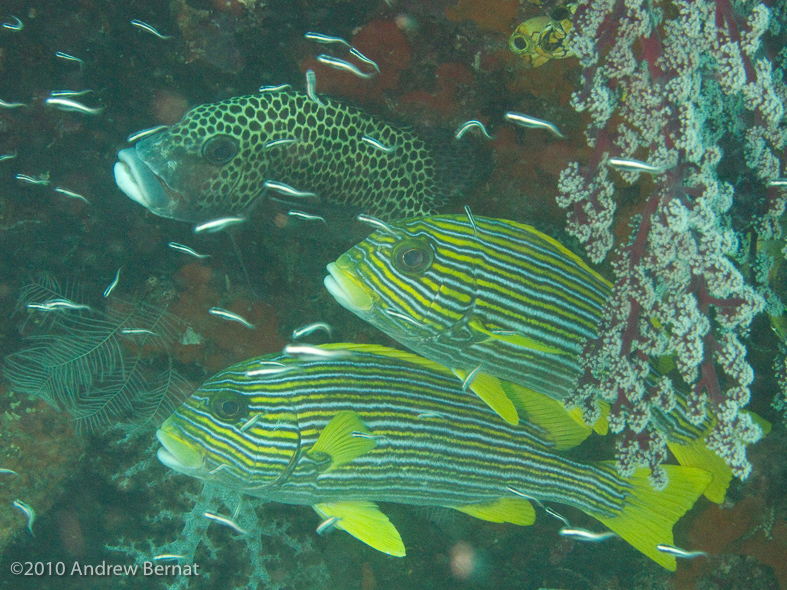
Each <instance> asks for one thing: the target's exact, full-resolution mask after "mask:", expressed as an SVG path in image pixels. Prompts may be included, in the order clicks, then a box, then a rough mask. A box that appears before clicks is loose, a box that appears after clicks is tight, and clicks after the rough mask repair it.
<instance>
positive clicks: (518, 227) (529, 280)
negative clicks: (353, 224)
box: [328, 215, 610, 399]
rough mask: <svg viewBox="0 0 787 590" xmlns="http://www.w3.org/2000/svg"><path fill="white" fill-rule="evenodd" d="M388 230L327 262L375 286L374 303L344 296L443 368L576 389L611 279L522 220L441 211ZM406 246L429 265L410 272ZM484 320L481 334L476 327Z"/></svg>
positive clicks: (558, 390) (564, 391)
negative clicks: (581, 358) (392, 312)
mask: <svg viewBox="0 0 787 590" xmlns="http://www.w3.org/2000/svg"><path fill="white" fill-rule="evenodd" d="M391 227H392V228H393V231H394V234H393V235H392V234H390V233H387V232H385V231H377V232H375V233H374V234H372V235H371V236H370V237H369V238H368V239H366V240H365V241H363V242H361V243H360V244H358V245H357V246H355V248H353V249H351V250H350V251H348V252H347V253H346V254H344V255H343V256H342V257H341V258H340V259H339V260H338V261H337V262H336V263H335V265H332V266H331V267H329V268H330V269H331V273H332V274H334V273H335V274H346V275H347V276H348V277H350V281H352V283H354V284H356V285H361V288H363V289H364V290H365V291H366V292H367V293H373V295H371V298H372V300H373V301H374V304H373V308H372V309H359V308H358V306H356V305H354V304H353V301H352V295H351V294H348V295H345V296H342V294H341V293H339V296H338V297H337V300H339V302H340V303H342V304H343V305H345V307H348V309H350V310H351V311H353V312H354V313H356V314H357V315H359V316H360V317H362V318H363V319H366V320H367V321H369V322H371V323H372V324H374V325H375V326H377V327H378V328H380V329H381V330H383V331H384V332H386V333H387V334H389V335H390V336H392V337H393V338H395V339H397V340H399V341H400V342H402V343H403V344H405V345H406V346H408V347H409V348H411V349H412V350H414V351H416V352H418V353H420V354H422V355H424V356H426V357H428V358H432V359H434V360H435V361H437V362H440V363H442V364H445V365H446V366H449V367H460V368H462V369H465V370H472V369H474V368H475V367H477V366H478V365H479V364H481V365H482V367H483V370H484V371H485V372H487V373H491V374H494V375H496V376H498V377H500V378H502V379H506V380H508V381H512V382H515V383H520V384H522V385H524V386H526V387H529V388H531V389H533V390H535V391H539V392H541V393H544V394H546V395H549V396H550V397H553V398H555V399H564V398H565V397H566V396H567V395H569V394H570V393H571V392H572V391H573V388H574V386H575V384H576V380H577V379H578V376H579V374H580V372H581V367H580V365H579V355H580V354H581V352H582V348H583V346H584V344H585V342H586V341H587V340H588V339H590V338H594V337H595V336H596V335H597V326H598V324H599V322H600V320H601V314H602V308H603V305H604V303H605V301H606V299H607V297H608V296H609V292H610V285H609V283H608V282H607V281H605V280H604V279H603V278H602V277H601V276H599V275H598V274H597V273H595V272H594V271H592V270H591V269H590V268H589V267H588V266H587V265H585V264H584V263H583V262H582V261H581V260H580V259H579V258H578V257H577V256H575V255H574V254H573V253H571V252H570V251H568V250H567V249H566V248H564V247H563V246H561V245H560V244H558V243H557V242H556V241H554V240H552V239H551V238H548V237H547V236H545V235H543V234H541V233H539V232H537V231H535V230H534V229H533V228H530V227H529V226H526V225H522V224H517V223H513V222H507V221H502V220H494V219H488V218H483V217H475V218H474V224H473V223H471V222H470V220H469V218H468V217H467V216H463V215H441V216H433V217H429V218H417V219H411V220H407V221H403V222H399V223H394V224H392V226H391ZM421 250H423V252H421ZM406 252H411V253H412V254H411V255H412V256H425V257H428V258H430V259H431V263H430V264H429V265H428V268H425V269H423V270H422V271H420V272H411V271H408V269H406V268H403V267H402V264H404V263H405V262H406V261H405V260H404V259H403V258H402V257H403V256H404V254H405V253H406ZM397 265H398V266H397ZM328 280H330V279H328ZM329 288H330V287H329ZM334 296H336V293H334ZM385 309H393V310H396V311H400V312H402V313H404V314H405V315H406V316H409V317H410V318H412V320H414V322H412V321H411V322H408V321H406V320H405V319H403V318H396V317H392V316H390V315H387V314H385V313H384V310H385ZM479 322H480V324H479V325H481V326H483V327H485V328H486V331H484V332H483V333H481V332H479V330H476V329H474V325H475V324H476V323H479ZM495 329H498V330H500V331H503V332H511V333H512V334H514V333H515V334H516V335H517V336H520V337H521V338H506V336H507V334H497V336H499V337H497V338H496V337H495V336H496V335H495V334H491V335H490V334H489V333H488V332H489V331H493V330H495ZM528 343H531V344H533V345H532V346H527V344H528ZM523 344H525V345H523Z"/></svg>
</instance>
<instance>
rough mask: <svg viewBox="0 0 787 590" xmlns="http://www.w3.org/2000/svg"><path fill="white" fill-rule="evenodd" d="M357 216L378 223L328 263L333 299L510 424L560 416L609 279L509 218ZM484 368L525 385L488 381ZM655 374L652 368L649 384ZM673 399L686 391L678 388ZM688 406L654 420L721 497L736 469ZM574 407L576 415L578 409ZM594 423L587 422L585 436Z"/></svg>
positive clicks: (601, 425) (600, 426) (600, 428)
mask: <svg viewBox="0 0 787 590" xmlns="http://www.w3.org/2000/svg"><path fill="white" fill-rule="evenodd" d="M359 220H360V221H363V222H365V223H368V224H370V225H372V226H373V227H375V229H376V231H375V232H374V233H373V234H372V235H370V236H369V237H368V238H367V239H366V240H364V241H363V242H361V243H360V244H357V245H356V246H355V247H353V248H352V249H350V250H349V251H348V252H346V253H344V254H343V255H342V256H340V257H339V259H338V260H337V261H336V262H334V263H331V264H329V265H328V272H329V275H328V276H327V277H326V278H325V286H326V287H327V289H328V291H330V293H331V294H332V295H333V296H334V298H335V299H336V300H337V302H339V303H340V304H341V305H342V306H344V307H345V308H347V309H348V310H350V311H351V312H353V313H355V314H356V315H357V316H359V317H360V318H362V319H364V320H366V321H367V322H369V323H371V324H372V325H374V326H375V327H377V328H378V329H380V330H382V331H383V332H385V333H386V334H388V335H389V336H391V337H393V338H394V339H396V340H398V341H399V342H401V343H402V344H403V345H405V346H407V347H408V348H409V349H411V350H413V351H415V352H417V353H418V354H420V355H423V356H425V357H426V358H429V359H431V360H433V361H436V362H438V363H440V364H442V365H445V366H446V367H449V368H451V369H452V370H453V371H454V374H455V375H456V376H457V377H458V378H459V379H461V380H462V382H463V385H464V386H465V389H469V390H471V391H472V392H474V393H476V394H477V395H478V396H479V397H481V399H483V400H484V401H485V402H486V403H487V404H488V405H489V406H490V407H491V408H492V409H494V410H495V411H496V412H497V413H498V414H499V415H500V416H501V417H502V418H503V419H505V420H506V421H507V422H509V423H511V424H515V423H516V422H517V420H519V417H520V414H522V413H524V414H525V415H526V416H527V418H528V419H529V420H531V421H536V422H539V423H542V424H543V423H548V422H549V421H550V420H555V419H561V415H565V414H566V411H565V409H564V407H563V403H562V402H563V401H564V400H565V399H566V398H567V397H568V396H569V395H570V394H572V393H573V392H574V390H575V387H576V384H577V381H578V379H579V377H580V376H581V374H582V367H581V366H580V359H581V356H582V352H583V347H584V344H585V343H586V342H587V341H588V340H589V339H592V338H596V337H597V336H598V325H599V324H600V322H601V318H602V311H603V308H604V305H605V303H606V301H607V299H608V298H609V296H610V293H611V290H612V285H611V284H610V283H609V282H608V281H607V280H606V279H605V278H603V277H602V276H601V275H599V274H598V273H597V272H595V271H594V270H592V269H591V268H590V267H589V266H588V265H587V264H585V263H584V262H583V261H582V260H581V259H580V258H579V257H578V256H576V255H575V254H574V253H572V252H571V251H570V250H568V249H567V248H565V247H564V246H563V245H561V244H560V243H559V242H557V241H556V240H554V239H553V238H551V237H549V236H546V235H544V234H543V233H541V232H539V231H537V230H536V229H535V228H533V227H531V226H529V225H524V224H521V223H516V222H514V221H508V220H505V219H491V218H486V217H478V216H474V215H472V214H471V213H470V212H469V211H466V214H465V215H461V214H460V215H435V216H430V217H416V218H412V219H408V220H404V221H399V222H392V223H384V222H380V221H379V220H375V219H373V218H368V217H362V218H359ZM665 372H668V371H665ZM490 376H493V377H496V378H498V379H502V380H505V381H508V382H511V383H514V384H517V385H519V386H521V387H520V388H515V387H513V386H508V385H504V386H503V387H502V388H501V387H496V386H494V383H495V380H490V378H489V377H490ZM659 377H660V375H659V374H658V373H657V372H656V371H655V370H654V374H653V375H652V379H653V384H655V383H656V382H657V380H658V378H659ZM490 383H491V384H492V387H489V385H490ZM523 388H524V389H523ZM675 397H676V398H678V401H680V399H683V400H684V401H685V395H682V394H681V392H678V391H675ZM600 405H601V406H602V408H601V410H602V411H601V419H599V420H597V422H596V423H595V424H594V425H593V429H595V430H596V431H597V432H599V433H600V434H606V432H607V427H608V424H607V421H606V413H607V411H608V406H607V405H606V404H605V402H600ZM687 412H688V408H687V407H686V404H685V403H678V404H677V407H676V410H675V411H674V412H673V413H671V415H666V414H665V415H659V416H657V420H658V421H659V422H660V423H662V424H664V425H665V430H664V432H665V433H666V435H667V438H668V440H669V441H670V443H669V444H670V448H673V443H674V449H673V452H675V454H676V456H678V459H679V461H680V462H681V464H683V465H688V466H694V467H701V468H703V469H706V470H708V471H712V472H713V473H714V486H712V487H711V488H709V489H710V493H709V495H708V498H709V499H712V500H713V501H714V502H721V500H722V499H723V497H724V493H725V492H726V489H727V485H728V483H729V481H730V479H731V477H732V472H731V471H730V469H729V467H727V466H726V464H725V463H724V461H723V460H721V459H719V457H718V456H717V455H716V454H715V453H714V452H713V451H710V450H709V449H708V448H707V446H706V445H705V437H706V436H707V435H708V434H709V432H710V431H711V429H712V426H713V424H712V423H711V420H710V419H706V420H705V421H704V422H703V423H701V424H695V423H692V421H691V420H689V419H688V414H687ZM571 416H572V418H573V419H574V420H576V421H577V423H580V424H584V423H583V422H582V418H581V413H580V411H579V409H578V408H575V409H574V410H572V412H571ZM590 432H591V428H590V427H589V426H586V427H585V436H587V435H589V434H590ZM688 446H690V448H688ZM676 451H677V452H676Z"/></svg>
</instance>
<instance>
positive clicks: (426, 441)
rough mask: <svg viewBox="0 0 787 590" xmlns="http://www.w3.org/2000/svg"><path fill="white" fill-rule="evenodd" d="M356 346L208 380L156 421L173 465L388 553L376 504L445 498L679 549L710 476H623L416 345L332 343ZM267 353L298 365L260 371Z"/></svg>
mask: <svg viewBox="0 0 787 590" xmlns="http://www.w3.org/2000/svg"><path fill="white" fill-rule="evenodd" d="M323 348H325V349H326V350H342V351H347V352H349V353H351V354H348V355H342V356H339V357H336V358H331V359H327V360H326V359H316V360H304V359H299V358H293V357H289V356H287V355H284V354H273V355H268V356H265V357H259V358H254V359H249V360H247V361H245V362H242V363H239V364H237V365H235V366H233V367H230V368H228V369H226V370H224V371H221V372H220V373H218V374H217V375H215V376H214V377H212V378H211V379H209V380H208V381H207V382H205V383H204V384H203V385H202V386H201V387H200V388H199V389H198V390H197V391H196V392H194V394H193V395H192V397H191V398H189V399H188V400H187V401H186V402H185V403H184V404H183V405H182V406H181V407H180V408H179V409H178V410H177V411H176V412H175V413H174V414H173V415H172V416H170V417H169V418H168V419H167V420H166V422H164V424H163V425H162V426H161V429H160V430H159V431H158V432H157V437H158V439H159V441H160V442H161V444H162V447H161V448H160V449H159V451H158V457H159V459H160V460H161V462H162V463H164V464H165V465H166V466H168V467H170V468H172V469H174V470H175V471H178V472H181V473H184V474H186V475H190V476H192V477H197V478H200V479H204V480H207V481H211V482H214V483H217V484H219V485H223V486H226V487H228V488H231V489H234V490H236V491H238V492H240V493H246V494H249V495H252V496H257V497H261V498H266V499H268V500H272V501H277V502H283V503H288V504H302V505H310V506H312V507H313V508H314V510H316V511H317V513H318V514H319V516H320V519H321V522H323V523H325V522H332V524H333V526H334V527H335V528H337V529H341V530H344V531H347V532H348V533H349V534H351V535H353V536H354V537H356V538H358V539H359V540H361V541H363V542H364V543H366V544H368V545H370V546H371V547H373V548H375V549H377V550H379V551H382V552H384V553H387V554H389V555H395V556H403V555H404V554H405V548H404V544H403V542H402V539H401V537H400V535H399V533H398V531H397V530H396V528H395V527H394V525H393V524H392V523H391V522H390V521H389V519H388V518H387V517H386V516H385V515H384V514H383V513H382V512H381V511H380V510H379V509H378V508H377V505H376V504H375V502H397V503H401V504H412V505H417V506H444V507H448V508H453V509H456V510H459V511H461V512H464V513H466V514H469V515H471V516H474V517H476V518H480V519H483V520H488V521H492V522H509V523H513V524H519V525H528V524H532V523H533V522H534V520H535V510H534V508H533V505H532V504H531V503H530V500H534V501H536V502H557V503H562V504H567V505H569V506H573V507H575V508H578V509H580V510H582V511H583V512H585V513H586V514H588V515H590V516H592V517H594V518H597V519H598V520H600V521H601V522H602V523H603V524H604V525H606V526H607V527H609V528H610V529H611V530H612V531H614V532H615V533H617V534H618V535H620V536H621V537H622V538H624V539H625V540H627V541H628V542H629V543H631V544H632V545H633V546H634V547H636V548H637V549H638V550H640V551H641V552H642V553H644V554H645V555H647V556H648V557H650V558H651V559H653V560H654V561H656V562H658V563H659V564H661V565H662V566H664V567H666V568H668V569H671V570H674V569H675V557H674V556H673V555H670V554H666V553H663V552H661V551H658V550H657V548H656V546H657V545H659V544H667V545H671V544H673V537H672V526H673V525H674V524H675V522H676V521H677V520H678V519H679V518H680V517H681V516H682V515H683V514H684V513H685V512H686V511H687V510H688V509H689V508H690V507H691V506H692V505H693V504H694V502H695V501H696V499H697V498H698V497H699V496H700V494H702V491H703V490H704V489H705V487H706V486H707V484H708V482H709V481H710V475H709V474H708V473H707V472H705V471H702V470H700V469H694V468H687V467H682V466H668V467H667V469H668V473H669V484H668V485H667V488H666V489H665V490H663V491H661V492H659V491H655V490H654V489H653V488H651V486H650V484H649V482H648V471H647V470H640V471H638V472H637V473H636V474H635V475H634V476H632V477H631V478H622V477H620V476H619V475H617V473H616V472H615V468H614V466H613V465H612V464H610V463H604V462H602V463H594V464H589V463H581V462H578V461H575V460H573V459H569V458H567V457H564V456H563V455H562V454H561V453H560V452H559V451H557V450H555V442H553V441H552V440H550V437H552V436H555V437H557V438H559V437H560V436H561V435H560V434H556V435H552V434H551V433H549V432H546V431H544V430H542V429H540V428H536V427H535V426H533V425H530V424H528V423H526V422H522V423H520V424H518V425H511V424H507V423H505V422H504V421H502V420H499V419H497V417H496V416H495V414H494V413H493V412H492V411H491V410H490V409H489V408H488V407H487V406H486V405H484V404H483V403H482V402H481V401H480V400H478V398H477V397H475V396H469V395H467V394H466V393H465V392H464V391H463V390H462V388H461V385H460V384H459V383H458V382H457V380H456V378H455V377H454V375H453V374H452V372H451V371H449V370H447V369H445V368H444V367H442V366H440V365H438V364H437V363H434V362H432V361H428V360H426V359H423V358H421V357H418V356H415V355H413V354H411V353H406V352H402V351H398V350H393V349H388V348H384V347H381V346H374V345H353V344H332V345H325V346H324V347H323ZM261 363H265V364H271V363H277V366H281V367H284V368H287V367H290V366H294V367H296V368H297V370H291V371H280V372H269V373H266V374H264V375H254V374H253V373H254V369H255V368H256V367H259V366H260V364H261Z"/></svg>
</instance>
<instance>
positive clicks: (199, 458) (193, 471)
mask: <svg viewBox="0 0 787 590" xmlns="http://www.w3.org/2000/svg"><path fill="white" fill-rule="evenodd" d="M156 438H157V439H158V440H159V442H160V443H161V448H160V449H159V450H158V452H157V453H156V455H157V456H158V459H159V461H161V462H162V463H163V464H164V465H166V466H167V467H169V468H170V469H173V470H175V471H177V472H179V473H183V474H185V475H190V476H192V477H200V476H201V475H202V472H203V471H204V466H205V454H204V452H203V451H202V449H195V448H194V445H192V444H190V443H188V442H186V441H185V440H183V438H181V436H180V435H179V433H178V432H177V431H176V430H175V429H173V428H172V427H171V426H169V427H168V426H167V424H166V423H164V424H163V425H162V426H161V428H160V429H159V430H157V431H156Z"/></svg>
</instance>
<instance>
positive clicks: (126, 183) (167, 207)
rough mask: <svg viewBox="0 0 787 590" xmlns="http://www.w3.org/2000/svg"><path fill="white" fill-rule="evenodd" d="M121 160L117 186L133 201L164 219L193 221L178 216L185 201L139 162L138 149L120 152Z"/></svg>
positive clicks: (116, 177)
mask: <svg viewBox="0 0 787 590" xmlns="http://www.w3.org/2000/svg"><path fill="white" fill-rule="evenodd" d="M118 160H119V161H118V162H116V163H115V167H114V173H115V184H117V186H118V188H119V189H120V190H122V191H123V192H124V193H126V195H127V196H128V197H129V198H130V199H131V200H132V201H136V202H137V203H139V204H140V205H142V206H143V207H145V208H146V209H148V210H149V211H150V212H151V213H154V214H156V215H158V216H160V217H167V218H169V219H178V220H181V221H191V219H184V218H183V217H182V216H181V215H179V214H178V212H177V208H178V206H179V204H180V200H181V199H180V198H176V197H179V195H177V194H176V193H175V191H172V189H169V188H168V187H165V185H164V183H163V181H162V180H161V178H159V177H158V176H157V175H156V174H155V173H154V172H153V171H152V170H151V169H150V167H149V166H148V165H147V164H146V163H145V162H143V161H142V160H141V159H140V158H139V156H138V155H137V150H136V148H135V147H134V148H126V149H124V150H120V151H119V152H118ZM173 193H175V194H173Z"/></svg>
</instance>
